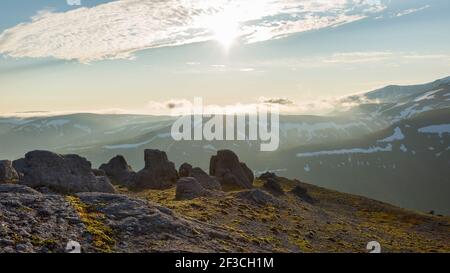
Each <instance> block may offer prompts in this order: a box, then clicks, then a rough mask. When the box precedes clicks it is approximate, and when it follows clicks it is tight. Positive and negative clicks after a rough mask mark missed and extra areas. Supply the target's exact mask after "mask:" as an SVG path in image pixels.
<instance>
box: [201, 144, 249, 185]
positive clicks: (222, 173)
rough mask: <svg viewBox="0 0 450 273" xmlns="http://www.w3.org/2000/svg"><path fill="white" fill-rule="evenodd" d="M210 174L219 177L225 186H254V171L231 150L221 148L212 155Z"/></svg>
mask: <svg viewBox="0 0 450 273" xmlns="http://www.w3.org/2000/svg"><path fill="white" fill-rule="evenodd" d="M209 174H210V175H211V176H215V177H217V179H218V180H219V181H220V183H221V184H222V187H224V188H240V189H250V188H252V187H253V178H254V177H253V172H252V171H251V170H250V169H249V168H248V167H247V165H245V164H244V163H241V162H239V158H238V156H237V155H236V154H235V153H234V152H232V151H230V150H220V151H218V152H217V155H215V156H213V157H211V161H210V165H209Z"/></svg>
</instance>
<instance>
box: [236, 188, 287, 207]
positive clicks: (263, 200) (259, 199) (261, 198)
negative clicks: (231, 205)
mask: <svg viewBox="0 0 450 273" xmlns="http://www.w3.org/2000/svg"><path fill="white" fill-rule="evenodd" d="M236 197H237V198H240V199H244V200H248V201H250V202H253V203H256V204H259V205H267V204H271V205H280V204H281V202H280V200H278V199H277V198H275V197H273V196H272V195H270V194H268V193H266V192H264V191H262V190H260V189H251V190H246V191H241V192H238V193H237V194H236Z"/></svg>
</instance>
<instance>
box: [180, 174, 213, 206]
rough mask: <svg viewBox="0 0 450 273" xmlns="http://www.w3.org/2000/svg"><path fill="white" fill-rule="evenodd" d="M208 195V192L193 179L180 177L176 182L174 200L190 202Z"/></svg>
mask: <svg viewBox="0 0 450 273" xmlns="http://www.w3.org/2000/svg"><path fill="white" fill-rule="evenodd" d="M208 194H209V192H208V191H207V190H206V189H205V188H203V187H202V185H201V184H200V183H199V182H198V181H197V179H195V178H194V177H182V178H180V179H179V180H178V181H177V189H176V195H175V199H176V200H190V199H194V198H198V197H202V196H207V195H208Z"/></svg>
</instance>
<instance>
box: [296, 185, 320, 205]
mask: <svg viewBox="0 0 450 273" xmlns="http://www.w3.org/2000/svg"><path fill="white" fill-rule="evenodd" d="M290 193H291V194H293V195H295V196H297V197H298V198H300V199H301V200H303V201H305V202H307V203H315V202H316V200H315V199H314V198H312V197H311V196H310V195H309V193H308V190H307V189H306V188H304V187H302V186H300V185H297V186H295V187H294V188H293V189H292V190H291V191H290Z"/></svg>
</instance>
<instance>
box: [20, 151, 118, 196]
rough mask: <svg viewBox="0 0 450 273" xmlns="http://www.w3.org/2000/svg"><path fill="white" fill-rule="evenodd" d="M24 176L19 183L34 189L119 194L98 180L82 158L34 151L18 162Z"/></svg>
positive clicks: (104, 180) (102, 179)
mask: <svg viewBox="0 0 450 273" xmlns="http://www.w3.org/2000/svg"><path fill="white" fill-rule="evenodd" d="M14 166H18V168H19V172H21V173H22V174H23V177H22V178H21V179H20V181H19V183H20V184H22V185H26V186H29V187H32V188H40V187H46V188H49V189H52V190H54V191H58V192H64V193H76V192H109V193H113V192H115V190H114V187H113V186H112V185H111V183H110V182H109V180H108V179H107V178H106V177H96V176H95V175H94V173H93V172H92V168H91V163H90V162H89V161H87V160H86V159H85V158H83V157H80V156H78V155H59V154H55V153H52V152H49V151H33V152H29V153H27V154H26V155H25V158H23V159H20V160H18V161H17V162H15V164H14Z"/></svg>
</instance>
